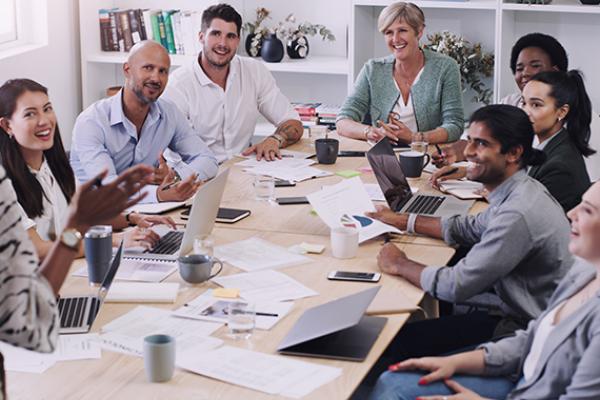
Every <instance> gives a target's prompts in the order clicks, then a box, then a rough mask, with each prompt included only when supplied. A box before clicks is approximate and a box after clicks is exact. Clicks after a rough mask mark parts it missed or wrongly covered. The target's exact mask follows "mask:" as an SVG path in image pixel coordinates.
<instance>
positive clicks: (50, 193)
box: [19, 159, 69, 241]
mask: <svg viewBox="0 0 600 400" xmlns="http://www.w3.org/2000/svg"><path fill="white" fill-rule="evenodd" d="M29 171H31V173H32V174H33V175H34V176H35V177H36V179H37V181H38V182H39V183H40V185H41V186H42V190H43V192H44V194H45V196H42V205H43V207H44V212H43V213H42V215H41V216H39V217H36V218H29V217H28V216H27V214H26V213H25V210H24V209H23V208H22V207H21V206H20V205H19V210H20V211H21V218H22V219H21V221H22V222H23V227H24V228H25V230H27V229H29V228H32V227H35V230H36V231H37V233H38V235H39V236H40V238H42V239H43V240H46V241H50V240H54V239H56V235H57V234H58V233H59V232H62V230H63V228H64V222H65V221H64V219H65V216H66V214H67V207H68V206H69V204H68V203H67V199H66V197H65V195H64V194H63V192H62V190H61V188H60V186H59V184H58V181H57V180H56V178H54V175H53V174H52V170H50V166H49V165H48V163H47V162H46V159H44V161H43V162H42V166H41V167H40V170H39V171H36V170H34V169H33V168H29Z"/></svg>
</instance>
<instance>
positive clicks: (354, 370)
mask: <svg viewBox="0 0 600 400" xmlns="http://www.w3.org/2000/svg"><path fill="white" fill-rule="evenodd" d="M353 142H354V141H342V143H341V148H342V149H352V148H353V147H354V149H356V146H358V147H360V146H363V145H365V144H364V143H353ZM310 148H311V145H310V142H309V141H308V140H306V139H304V140H303V143H301V144H297V145H295V146H293V147H292V149H294V150H308V149H310ZM236 161H239V160H232V161H231V162H229V163H228V164H233V163H234V162H236ZM365 166H367V161H366V159H364V158H338V162H337V163H336V164H334V165H332V166H318V167H319V168H323V169H327V170H331V171H340V170H346V169H352V170H356V169H359V168H361V167H365ZM341 179H342V178H341V177H339V176H333V177H327V178H320V179H313V180H311V181H308V182H301V183H299V184H298V185H297V186H296V187H294V188H278V189H276V195H277V196H294V195H304V194H307V193H310V192H312V191H314V190H318V189H319V188H320V187H321V186H323V185H330V184H333V183H336V182H339V181H340V180H341ZM361 179H363V181H365V182H375V180H374V178H373V176H372V173H368V172H365V173H363V174H362V175H361ZM251 182H252V178H251V177H250V176H249V175H248V174H246V173H244V172H243V171H242V170H241V168H239V167H233V168H232V170H231V173H230V177H229V182H228V184H227V188H226V191H225V194H224V198H223V201H222V204H221V205H222V206H224V207H236V208H247V209H250V210H252V215H251V216H250V217H248V218H246V219H245V220H243V221H240V222H238V223H236V224H234V225H224V224H217V226H216V227H215V229H214V230H213V235H214V238H215V242H216V244H217V245H218V244H224V243H229V242H232V241H237V240H242V239H247V238H250V237H254V236H256V237H260V238H263V239H266V240H269V241H271V242H273V243H275V244H278V245H281V246H285V247H287V246H290V245H293V244H299V243H301V242H309V243H318V244H323V245H325V246H326V250H325V252H324V253H323V254H320V255H312V254H311V255H308V257H309V258H311V259H312V262H311V263H308V264H304V265H298V266H294V267H288V268H285V269H283V270H281V271H283V272H285V273H286V274H288V275H289V276H291V277H293V278H294V279H297V280H298V281H300V282H301V283H303V284H304V285H306V286H308V287H310V288H312V289H313V290H315V291H317V292H318V293H319V295H318V296H314V297H309V298H306V299H300V300H296V302H295V305H294V308H293V309H292V311H291V312H290V313H289V314H288V315H287V316H286V317H285V318H284V319H282V320H281V321H280V322H279V323H278V324H277V325H275V327H273V328H272V329H271V330H269V331H261V330H255V331H254V334H253V336H252V338H251V339H250V341H249V342H246V341H235V340H232V339H230V338H228V337H227V334H226V333H227V330H226V329H227V328H226V327H223V328H220V329H219V330H218V331H217V332H216V333H215V334H214V335H213V336H215V337H218V338H220V339H223V340H224V341H225V344H226V345H232V346H241V347H244V348H249V349H252V350H256V351H260V352H264V353H270V354H275V353H276V351H275V349H276V347H277V345H278V343H279V342H280V341H281V340H282V339H283V337H284V336H285V335H286V334H287V332H288V331H289V330H290V329H291V327H292V326H293V325H294V323H295V322H296V320H297V319H298V318H299V317H300V315H301V314H302V313H303V312H304V311H305V310H306V309H308V308H310V307H313V306H315V305H318V304H322V303H325V302H327V301H330V300H333V299H335V298H339V297H342V296H344V295H348V294H352V293H356V292H358V291H361V290H364V289H367V288H369V287H372V286H371V285H372V284H370V283H355V282H339V281H329V280H327V279H326V277H327V273H328V272H329V271H332V270H337V269H343V270H355V271H378V268H377V263H376V255H377V253H378V251H379V249H380V248H381V245H382V239H380V238H378V239H374V240H371V241H368V242H366V243H364V244H362V245H361V246H360V248H359V253H358V255H357V257H355V258H353V259H350V260H338V259H335V258H333V257H332V256H331V251H330V249H329V232H328V229H327V227H326V226H325V224H324V223H323V222H322V221H321V220H320V219H319V218H318V217H316V216H314V215H312V214H311V213H310V210H311V208H310V206H308V205H292V206H278V205H273V204H267V203H263V202H258V201H255V200H253V188H252V184H251ZM178 214H179V213H178V212H175V213H174V215H178ZM397 245H398V246H399V247H400V248H401V249H402V250H403V251H404V252H406V253H407V255H408V256H409V257H410V258H412V259H415V260H417V261H419V262H422V263H425V264H433V265H444V264H445V263H446V262H447V261H448V260H449V259H450V257H451V256H452V255H453V254H454V250H453V249H452V248H450V247H448V246H446V245H444V244H443V242H441V241H438V240H433V239H427V238H419V237H403V238H401V239H400V240H399V241H398V243H397ZM84 262H85V261H84V260H77V261H76V262H75V263H74V265H73V267H72V271H73V270H75V269H77V268H79V267H81V266H82V265H84ZM239 272H241V271H240V270H238V269H237V268H234V267H232V266H230V265H228V264H225V268H224V269H223V272H222V273H221V274H222V275H229V274H233V273H239ZM167 281H170V282H180V283H181V288H180V292H179V295H178V297H177V301H176V303H175V304H167V305H165V304H151V306H155V307H161V308H164V309H175V308H177V307H179V306H181V305H182V304H184V303H186V302H188V301H190V300H192V299H193V298H195V297H196V296H198V295H199V294H201V293H202V292H204V291H205V290H206V289H209V288H216V287H218V286H217V285H215V284H214V283H212V282H205V283H202V284H197V285H190V284H187V283H185V282H183V280H181V278H180V277H179V275H178V274H177V273H174V274H172V275H171V276H170V277H169V278H167ZM379 285H381V286H382V289H381V290H380V294H378V296H380V295H381V296H382V297H381V298H379V299H377V298H376V300H379V301H380V302H381V301H382V302H386V301H388V302H393V301H395V298H394V297H395V295H396V294H397V296H398V298H400V297H401V298H402V301H404V302H409V303H410V304H412V305H417V304H420V303H421V302H422V301H423V299H424V294H423V292H422V291H421V290H420V289H417V288H415V287H414V286H412V285H411V284H409V283H407V282H406V281H404V280H403V279H400V278H397V277H392V276H388V275H383V276H382V278H381V281H380V282H379ZM85 291H89V287H88V285H87V279H86V278H79V277H73V276H69V277H68V278H67V281H66V282H65V284H64V286H63V288H62V290H61V294H63V295H68V294H74V293H82V292H85ZM137 305H138V304H115V303H106V304H105V305H104V306H103V307H102V309H101V310H100V313H99V315H98V318H97V319H96V322H95V324H94V326H93V329H92V332H99V331H100V328H101V327H102V326H103V325H105V324H106V323H108V322H110V321H111V320H113V319H115V318H117V317H119V316H121V315H123V314H125V313H126V312H128V311H130V310H131V309H133V308H135V307H136V306H137ZM409 316H410V314H408V313H402V314H390V315H386V317H387V318H388V321H387V323H386V325H385V327H384V329H383V331H382V332H381V335H380V336H379V338H378V339H377V341H376V342H375V344H374V346H373V348H372V349H371V352H370V353H369V356H368V357H367V359H366V360H365V361H364V362H360V363H359V362H350V361H337V360H326V359H316V358H302V357H300V358H299V359H304V360H306V361H309V362H314V363H320V364H323V365H329V366H334V367H338V368H341V369H342V370H343V372H342V375H341V376H340V377H338V378H337V379H335V380H333V381H332V382H330V383H328V384H326V385H324V386H321V387H320V388H318V389H317V390H315V391H314V392H312V393H311V394H310V395H308V396H307V397H306V398H309V399H325V398H327V399H345V398H348V397H349V396H350V395H351V394H352V392H353V391H354V390H355V389H356V387H357V386H358V384H359V383H360V382H361V380H362V379H363V377H364V376H365V375H366V374H367V372H368V371H369V369H370V368H371V366H372V365H373V364H374V363H375V361H376V360H377V359H378V358H379V356H380V355H381V353H382V352H383V351H384V350H385V348H386V347H387V345H388V344H389V342H390V341H391V339H392V338H393V337H394V336H395V335H396V333H397V332H398V331H399V330H400V328H401V327H402V326H403V324H404V323H405V322H406V320H407V319H408V318H409ZM281 357H284V356H281ZM7 389H8V398H10V399H11V400H17V399H61V400H66V399H107V400H108V399H111V400H113V399H144V400H151V399H192V398H193V399H272V398H274V397H275V396H272V395H268V394H266V393H262V392H257V391H254V390H250V389H246V388H243V387H239V386H235V385H232V384H228V383H224V382H221V381H217V380H214V379H210V378H206V377H204V376H201V375H196V374H193V373H190V372H187V371H184V370H181V369H176V370H175V374H174V376H173V378H172V379H171V381H169V382H167V383H160V384H159V383H149V382H147V380H146V377H145V375H144V367H143V360H142V358H139V357H133V356H128V355H123V354H119V353H113V352H109V351H103V353H102V358H101V359H98V360H81V361H67V362H59V363H57V364H56V365H54V366H53V367H51V368H50V369H49V370H47V371H46V372H44V373H43V374H41V375H38V374H28V373H17V372H7Z"/></svg>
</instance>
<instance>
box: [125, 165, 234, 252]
mask: <svg viewBox="0 0 600 400" xmlns="http://www.w3.org/2000/svg"><path fill="white" fill-rule="evenodd" d="M228 176H229V168H227V169H225V170H223V171H221V172H220V173H219V174H218V175H217V176H216V177H214V178H213V179H211V180H210V181H208V182H206V183H204V184H203V185H202V186H200V188H199V189H198V191H197V192H196V194H195V195H194V200H193V202H192V208H191V210H190V217H189V219H188V222H187V226H186V228H185V230H183V231H181V230H171V231H169V232H167V233H166V234H165V235H163V236H162V237H161V238H160V240H159V241H158V243H157V244H156V246H154V247H153V248H152V249H150V250H146V251H145V252H143V253H127V252H126V253H125V256H126V257H127V258H141V259H152V260H171V261H175V260H176V259H177V257H179V255H186V254H188V253H189V252H190V251H192V249H193V246H194V237H196V236H198V235H207V234H209V233H210V232H211V231H212V229H213V227H214V226H215V219H216V217H217V213H218V211H219V204H220V203H221V197H223V192H224V191H225V184H226V183H227V177H228Z"/></svg>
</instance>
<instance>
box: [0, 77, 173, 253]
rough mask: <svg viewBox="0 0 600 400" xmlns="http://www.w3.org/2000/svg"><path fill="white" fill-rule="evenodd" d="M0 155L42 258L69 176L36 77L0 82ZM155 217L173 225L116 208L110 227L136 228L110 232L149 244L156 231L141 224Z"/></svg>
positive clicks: (68, 191) (71, 183) (59, 219)
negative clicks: (119, 232)
mask: <svg viewBox="0 0 600 400" xmlns="http://www.w3.org/2000/svg"><path fill="white" fill-rule="evenodd" d="M0 157H1V158H2V165H3V166H4V168H5V169H6V172H7V175H8V177H9V178H10V179H11V180H12V184H13V186H14V188H15V191H16V193H17V199H18V202H19V205H20V210H21V216H22V221H23V224H24V227H25V229H26V230H27V231H28V233H29V236H30V238H31V240H32V241H33V242H34V244H35V247H36V249H37V251H38V255H39V257H40V258H41V259H44V257H45V256H46V254H47V253H48V251H49V249H50V247H51V241H52V240H54V239H55V238H56V237H57V234H58V233H60V232H61V231H62V229H63V222H64V219H65V213H66V210H67V206H68V204H69V201H70V200H71V197H72V196H73V193H74V192H75V177H74V174H73V170H72V169H71V166H70V165H69V161H68V159H67V156H66V153H65V150H64V147H63V144H62V141H61V138H60V131H59V129H58V125H57V122H56V115H55V113H54V110H53V108H52V104H51V103H50V100H49V98H48V91H47V89H46V88H45V87H44V86H42V85H40V84H39V83H37V82H34V81H32V80H29V79H13V80H9V81H7V82H6V83H4V84H3V85H2V86H1V87H0ZM155 223H167V224H169V225H171V226H172V227H174V223H173V221H172V220H171V219H170V218H167V217H157V216H144V215H141V214H137V213H128V214H121V215H119V216H117V217H116V218H114V219H113V220H112V221H110V224H111V225H112V226H113V228H114V229H115V230H119V229H123V228H125V227H127V226H129V225H137V226H138V227H139V228H135V229H132V230H130V231H126V232H125V233H124V234H116V235H114V237H113V240H114V242H115V243H118V242H120V241H121V239H123V236H124V240H125V246H126V247H134V246H141V247H146V248H149V247H152V246H153V245H154V244H155V243H156V242H157V241H158V235H157V234H156V233H154V232H153V231H152V230H150V229H145V228H146V227H148V226H151V225H153V224H155ZM82 254H83V253H82V251H80V254H79V255H80V256H81V255H82Z"/></svg>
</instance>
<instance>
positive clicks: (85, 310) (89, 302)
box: [58, 242, 123, 334]
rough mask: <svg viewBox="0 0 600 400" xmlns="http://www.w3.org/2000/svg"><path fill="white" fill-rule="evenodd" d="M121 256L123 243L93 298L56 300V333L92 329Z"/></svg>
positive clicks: (82, 331)
mask: <svg viewBox="0 0 600 400" xmlns="http://www.w3.org/2000/svg"><path fill="white" fill-rule="evenodd" d="M122 255H123V242H121V245H120V246H119V249H118V250H117V252H116V253H115V256H114V257H113V260H112V263H111V264H110V267H109V268H108V271H106V275H105V276H104V280H103V281H102V284H101V285H100V288H99V289H98V293H97V294H96V295H93V296H78V297H61V298H60V299H59V300H58V315H59V318H60V328H59V330H58V333H61V334H68V333H86V332H88V331H89V330H90V328H91V327H92V324H93V323H94V320H95V319H96V315H98V311H99V310H100V306H101V305H102V303H103V302H104V298H105V297H106V294H107V293H108V289H110V285H111V284H112V282H113V280H114V278H115V275H116V274H117V270H118V269H119V265H120V264H121V258H122Z"/></svg>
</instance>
